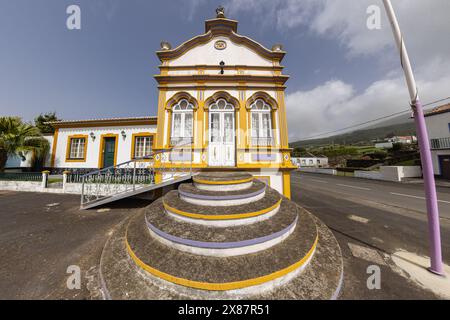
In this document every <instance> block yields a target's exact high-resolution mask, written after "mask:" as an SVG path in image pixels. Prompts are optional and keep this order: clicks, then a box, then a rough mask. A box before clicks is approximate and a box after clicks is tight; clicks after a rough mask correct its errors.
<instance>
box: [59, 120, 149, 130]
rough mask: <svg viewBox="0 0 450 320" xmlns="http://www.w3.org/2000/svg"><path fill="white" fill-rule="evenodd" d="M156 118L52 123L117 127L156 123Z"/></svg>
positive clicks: (72, 125)
mask: <svg viewBox="0 0 450 320" xmlns="http://www.w3.org/2000/svg"><path fill="white" fill-rule="evenodd" d="M155 124H157V121H156V120H132V121H122V120H121V119H117V120H113V119H112V120H107V121H102V120H98V121H85V122H83V121H79V122H73V123H71V122H66V123H64V122H63V123H52V126H53V127H54V128H94V127H117V126H119V127H120V126H137V125H155Z"/></svg>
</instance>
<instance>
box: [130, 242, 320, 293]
mask: <svg viewBox="0 0 450 320" xmlns="http://www.w3.org/2000/svg"><path fill="white" fill-rule="evenodd" d="M125 239H126V240H125V243H126V247H127V251H128V254H129V255H130V257H131V259H133V261H134V262H135V263H136V265H138V266H139V267H141V268H142V269H144V270H145V271H147V272H149V273H150V274H152V275H154V276H156V277H158V278H161V279H163V280H166V281H169V282H172V283H175V284H178V285H182V286H185V287H190V288H195V289H202V290H208V291H225V290H236V289H242V288H247V287H252V286H257V285H260V284H263V283H265V282H269V281H272V280H275V279H277V278H280V277H283V276H285V275H287V274H289V273H291V272H293V271H295V270H297V269H298V268H300V267H302V266H303V265H304V264H305V263H306V261H308V260H309V258H310V257H311V256H312V255H313V253H314V251H315V250H316V247H317V243H318V241H319V235H316V239H315V241H314V243H313V245H312V247H311V249H309V251H308V252H307V254H306V255H305V256H304V257H303V258H301V259H300V260H299V261H297V262H296V263H294V264H291V265H290V266H288V267H286V268H284V269H281V270H278V271H275V272H273V273H270V274H268V275H265V276H261V277H257V278H252V279H246V280H241V281H233V282H223V283H212V282H202V281H195V280H189V279H184V278H179V277H176V276H173V275H170V274H168V273H165V272H162V271H160V270H158V269H156V268H153V267H151V266H149V265H147V264H145V263H144V262H143V261H142V260H141V259H139V258H138V257H137V256H136V254H135V253H134V252H133V250H132V249H131V246H130V244H129V243H128V239H127V235H125Z"/></svg>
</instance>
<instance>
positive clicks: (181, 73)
mask: <svg viewBox="0 0 450 320" xmlns="http://www.w3.org/2000/svg"><path fill="white" fill-rule="evenodd" d="M216 13H217V16H216V18H215V19H211V20H207V21H206V22H205V33H204V34H202V35H199V36H196V37H193V38H191V39H189V40H187V41H186V42H184V43H182V44H181V45H179V46H178V47H176V48H173V49H172V47H171V45H170V44H169V43H168V42H162V43H161V49H160V50H159V51H157V52H156V54H157V56H158V57H159V59H160V61H161V64H160V66H159V69H160V73H159V74H158V75H156V76H155V79H156V82H157V84H158V90H159V95H158V112H157V116H156V117H146V118H126V119H103V120H88V121H59V122H54V123H52V125H53V126H54V127H55V128H56V132H55V135H54V143H53V146H52V157H51V161H50V162H51V163H50V167H52V168H54V169H55V168H58V169H60V170H66V169H74V168H75V169H76V168H78V169H86V170H88V169H97V168H105V167H108V166H111V165H116V164H118V163H122V162H125V161H128V160H130V159H133V157H138V156H144V155H148V154H149V152H150V153H151V152H152V151H155V152H158V154H156V155H155V157H154V161H152V164H151V165H152V166H154V169H155V170H156V180H157V181H158V179H160V180H162V175H163V174H164V172H163V168H164V169H165V170H166V169H168V168H169V169H170V168H180V169H182V168H187V167H192V168H194V169H196V170H197V171H205V170H214V171H246V172H249V173H252V174H253V175H254V176H255V177H258V178H260V179H261V180H264V181H265V182H266V183H268V184H269V185H270V186H271V187H273V188H275V189H276V190H278V191H279V192H280V193H281V194H284V195H285V196H286V197H290V172H291V170H293V169H295V168H296V166H294V165H293V164H292V162H291V157H290V154H291V149H290V148H289V146H288V132H287V121H286V107H285V94H284V91H285V89H286V87H285V83H286V81H287V80H288V78H289V77H288V76H287V75H284V74H283V66H282V65H281V61H282V59H283V57H284V56H285V52H284V51H283V50H282V47H281V45H274V46H273V47H272V48H271V49H267V48H265V47H264V46H262V45H261V44H259V43H257V42H256V41H253V40H251V39H250V38H247V37H245V36H241V35H239V34H238V33H237V26H238V22H237V21H234V20H230V19H227V18H225V15H224V11H223V9H218V10H217V12H216ZM186 145H187V146H188V148H189V151H190V152H188V153H186V152H182V153H180V154H177V153H175V152H170V154H165V150H172V149H173V148H177V147H179V146H184V148H186ZM158 170H159V171H158Z"/></svg>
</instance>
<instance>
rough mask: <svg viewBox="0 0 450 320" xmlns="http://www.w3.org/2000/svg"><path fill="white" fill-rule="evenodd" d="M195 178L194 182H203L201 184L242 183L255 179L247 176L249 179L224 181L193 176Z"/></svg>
mask: <svg viewBox="0 0 450 320" xmlns="http://www.w3.org/2000/svg"><path fill="white" fill-rule="evenodd" d="M192 179H193V180H194V182H197V183H201V184H214V185H217V184H219V185H220V184H240V183H246V182H250V181H253V177H250V178H247V179H240V180H224V181H212V180H202V179H198V178H196V177H193V178H192Z"/></svg>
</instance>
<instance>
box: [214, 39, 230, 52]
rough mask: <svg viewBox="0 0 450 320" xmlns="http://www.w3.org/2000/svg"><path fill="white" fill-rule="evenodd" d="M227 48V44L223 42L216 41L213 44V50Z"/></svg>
mask: <svg viewBox="0 0 450 320" xmlns="http://www.w3.org/2000/svg"><path fill="white" fill-rule="evenodd" d="M226 47H227V43H226V42H225V41H223V40H217V41H216V42H215V43H214V48H216V49H217V50H223V49H225V48H226Z"/></svg>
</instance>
